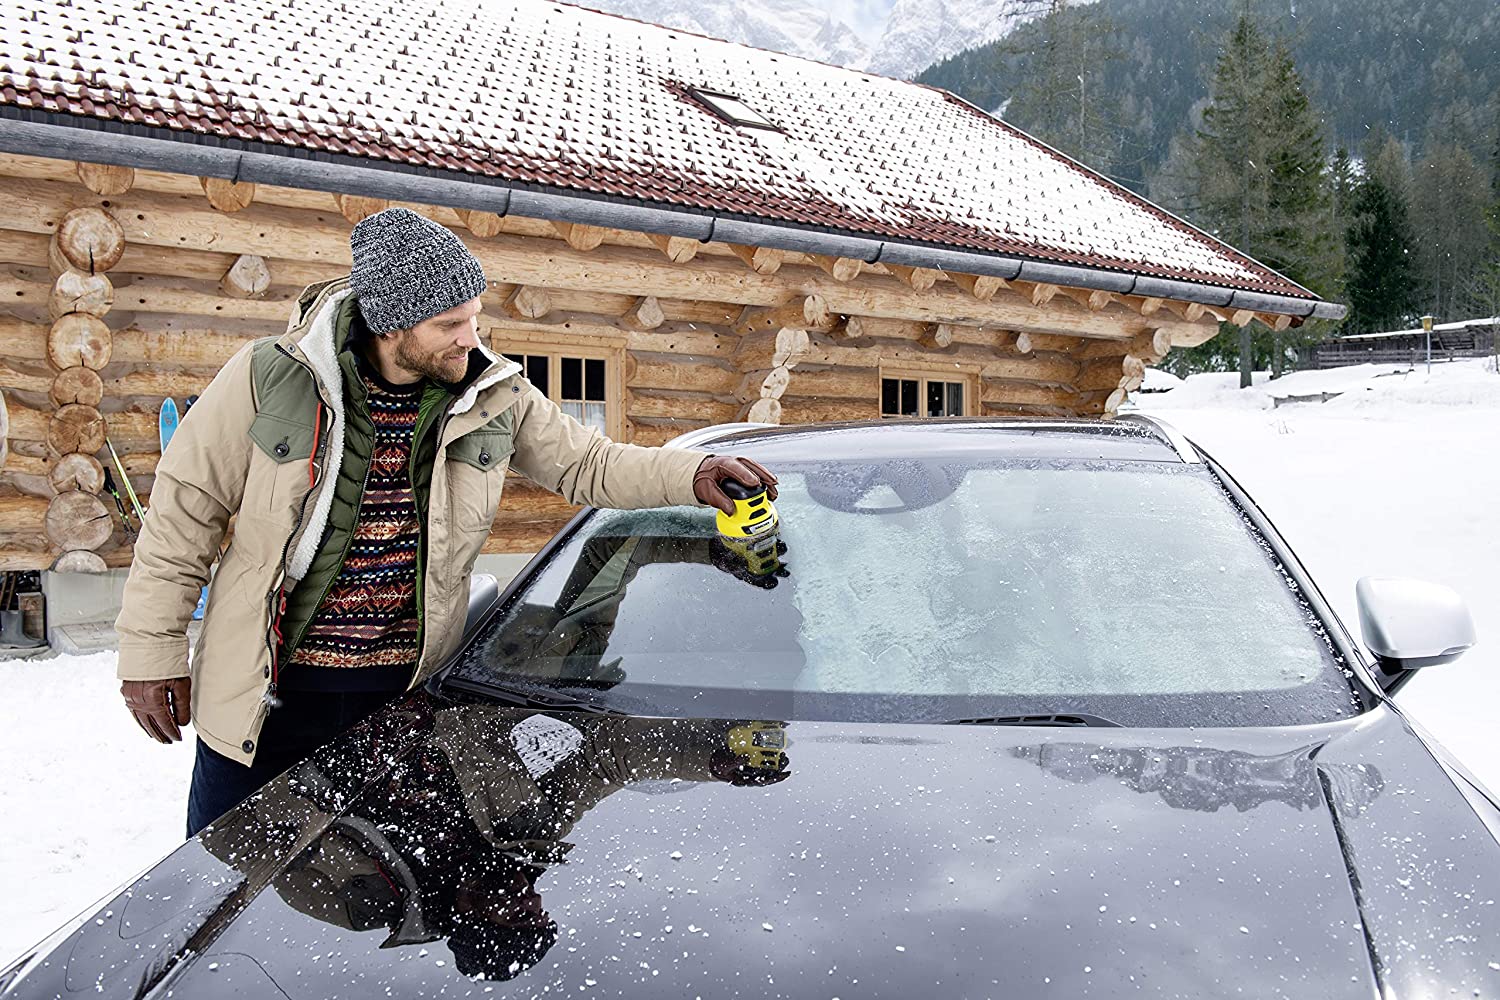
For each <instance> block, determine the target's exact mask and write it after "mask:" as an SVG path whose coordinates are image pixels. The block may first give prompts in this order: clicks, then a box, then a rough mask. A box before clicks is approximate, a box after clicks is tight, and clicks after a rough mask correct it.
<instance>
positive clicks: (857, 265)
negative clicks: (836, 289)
mask: <svg viewBox="0 0 1500 1000" xmlns="http://www.w3.org/2000/svg"><path fill="white" fill-rule="evenodd" d="M807 257H808V258H809V259H810V260H811V261H812V262H813V263H814V264H816V265H818V267H819V268H820V269H821V270H822V271H823V272H824V273H825V274H829V275H832V276H833V279H834V280H835V281H853V280H854V279H855V278H857V277H859V273H860V272H861V271H863V270H864V268H865V262H864V261H862V260H859V259H858V258H855V257H831V256H829V255H828V254H821V253H810V254H808V255H807Z"/></svg>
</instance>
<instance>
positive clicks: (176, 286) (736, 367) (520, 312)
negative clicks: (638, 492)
mask: <svg viewBox="0 0 1500 1000" xmlns="http://www.w3.org/2000/svg"><path fill="white" fill-rule="evenodd" d="M0 197H4V199H5V204H6V210H5V212H4V213H3V214H0V398H3V403H4V406H3V408H0V432H3V433H0V439H3V441H4V447H3V448H0V457H3V465H0V568H4V569H38V568H48V567H52V566H54V564H58V563H59V560H61V564H60V566H59V568H63V567H66V568H70V569H82V570H94V571H98V570H102V569H104V568H105V567H111V566H123V565H127V564H128V562H129V559H130V546H129V542H128V539H127V538H126V537H125V536H124V534H123V532H122V530H121V528H120V522H119V518H118V516H117V515H116V514H115V512H114V508H113V501H112V500H111V499H109V498H107V497H105V498H103V499H101V497H100V492H101V486H102V479H103V469H104V468H105V467H107V466H108V463H109V459H108V452H107V450H104V449H103V447H102V446H103V443H104V440H103V439H104V436H105V435H106V434H107V436H108V438H109V440H110V441H111V442H112V443H113V444H114V446H115V448H116V449H117V450H118V451H119V453H120V454H121V457H122V459H123V462H124V465H125V467H126V469H127V472H128V473H129V476H130V481H131V483H132V485H133V486H134V488H135V490H136V492H137V493H138V494H139V495H140V496H141V498H142V501H143V502H147V503H149V496H150V492H151V487H152V484H153V479H154V473H155V468H156V460H157V458H158V454H157V452H158V448H157V430H156V419H157V411H158V409H159V407H160V406H161V403H162V400H163V398H165V397H167V396H171V397H174V398H176V399H177V400H178V401H179V406H180V405H181V401H182V399H183V398H184V397H186V396H189V395H193V394H196V393H199V392H201V391H202V389H203V387H204V386H206V385H207V384H208V382H209V380H210V379H211V378H212V377H213V375H214V373H215V372H216V371H217V370H218V368H219V367H220V366H221V365H223V364H224V362H225V361H227V360H228V358H229V357H230V356H231V355H232V354H233V353H234V352H235V351H236V350H238V349H239V348H240V347H242V346H243V345H244V344H246V343H247V342H249V341H250V340H251V339H253V338H255V337H261V336H269V335H276V334H279V333H281V332H282V331H283V330H284V329H285V326H286V322H287V318H288V316H289V314H290V311H291V304H292V302H293V301H294V300H295V298H296V296H297V294H298V293H299V292H300V291H301V290H302V288H303V287H304V286H306V285H307V284H309V283H312V282H315V281H321V280H324V279H327V278H332V277H336V276H338V275H341V274H345V273H347V271H348V267H349V250H348V239H349V231H350V229H351V228H352V225H353V224H354V223H355V222H357V221H358V220H359V219H361V218H363V217H364V216H365V215H368V214H370V213H371V212H375V211H380V210H381V209H383V208H385V207H387V203H386V202H384V201H379V200H375V199H369V198H360V197H355V196H352V195H334V194H328V193H323V192H316V191H304V190H299V189H293V188H268V187H264V186H261V187H256V186H255V185H249V184H232V183H230V182H227V181H222V180H217V179H202V178H197V177H191V176H187V175H179V174H170V173H162V172H156V171H144V170H142V171H135V170H129V169H127V168H115V167H103V166H100V165H96V164H77V163H73V162H70V161H62V160H52V159H44V158H36V157H24V156H16V155H9V154H0ZM406 207H409V208H412V209H414V210H416V211H420V212H422V213H423V214H425V215H428V216H429V217H431V218H433V219H435V220H437V221H438V222H441V223H443V224H444V225H447V226H449V227H450V228H452V229H454V230H455V231H456V232H458V233H459V234H460V235H461V236H462V237H463V238H464V239H465V240H466V242H467V243H468V245H469V246H470V248H471V249H472V250H473V251H474V253H475V254H476V256H478V257H479V259H480V260H481V262H482V263H483V264H484V266H485V271H486V274H487V275H488V276H489V277H490V279H491V284H490V288H489V289H488V290H487V291H486V293H485V294H484V296H483V304H484V312H483V315H482V317H481V322H482V324H484V325H487V326H488V328H489V333H488V335H489V337H490V340H491V343H492V344H493V345H494V346H495V347H497V348H499V349H501V350H504V351H509V352H510V353H513V354H515V353H524V352H525V350H526V349H527V348H528V347H531V348H535V347H537V346H539V345H546V346H549V347H551V348H552V349H554V350H563V351H566V350H567V349H568V348H570V347H577V348H586V349H590V350H593V351H595V352H596V353H597V352H603V353H602V356H605V357H607V358H609V359H611V360H612V361H613V362H614V366H613V369H612V370H613V372H614V379H615V381H614V384H613V386H612V395H613V396H614V398H616V399H617V400H618V401H619V417H618V420H617V423H616V426H615V428H614V430H615V433H617V434H618V435H619V436H620V437H621V438H622V439H623V440H626V441H632V442H635V443H638V444H646V445H656V444H661V443H664V442H665V441H667V440H670V439H671V438H672V437H675V436H676V435H678V434H681V433H682V432H684V431H686V430H690V429H693V428H696V427H702V426H706V425H708V424H711V423H717V422H723V421H728V420H735V419H749V420H761V421H767V422H783V423H801V422H810V421H827V420H841V419H859V418H868V417H878V416H879V399H880V393H879V390H880V371H881V367H882V366H887V367H893V366H894V367H899V368H900V369H902V370H903V371H906V370H914V369H915V370H920V371H927V372H933V373H939V372H941V373H946V374H947V375H951V376H952V377H961V378H963V379H964V380H966V381H967V383H968V384H969V385H970V386H971V387H972V388H971V394H972V398H973V409H974V413H975V414H977V415H1000V414H1033V415H1066V416H1075V415H1109V414H1111V413H1112V412H1113V409H1114V408H1115V407H1116V406H1118V405H1119V402H1120V401H1121V400H1123V398H1124V394H1125V392H1127V391H1128V390H1129V389H1132V388H1134V387H1135V386H1138V385H1139V384H1140V378H1141V374H1142V372H1143V370H1144V365H1145V364H1147V363H1150V362H1152V361H1155V360H1157V359H1159V358H1160V357H1161V356H1162V355H1163V354H1165V352H1166V351H1167V350H1168V349H1170V347H1172V346H1174V345H1190V344H1196V343H1200V342H1202V341H1203V340H1206V339H1207V338H1208V337H1211V336H1213V334H1214V333H1215V332H1216V330H1217V322H1216V320H1217V319H1218V318H1227V317H1217V316H1215V315H1213V314H1212V313H1205V312H1204V311H1202V310H1201V309H1199V310H1197V311H1194V312H1191V313H1190V312H1189V310H1188V309H1187V308H1186V304H1174V303H1162V302H1160V301H1159V300H1121V299H1119V298H1118V297H1115V296H1110V295H1108V294H1103V295H1100V294H1091V293H1088V292H1087V291H1085V290H1079V289H1068V290H1059V289H1057V288H1055V287H1053V286H1034V285H1029V284H1026V283H1023V282H1010V283H1007V282H1004V281H1000V280H999V279H993V278H981V277H975V276H966V275H947V274H943V273H942V272H937V271H929V270H927V269H907V268H886V267H881V266H879V265H867V264H863V263H862V262H859V261H847V260H839V259H831V258H818V257H812V256H807V255H802V254H795V253H788V252H781V251H776V250H770V249H767V248H756V247H740V246H732V245H728V244H698V243H696V242H693V241H682V240H677V239H670V240H669V239H666V238H662V237H656V236H652V235H650V234H643V233H632V232H625V231H620V230H604V229H598V228H596V227H584V226H566V225H559V224H554V223H551V222H547V221H544V220H538V219H526V218H520V217H514V216H512V217H505V218H500V217H498V216H494V215H490V214H488V213H480V212H467V211H456V210H453V209H448V208H441V207H434V206H430V205H418V204H410V205H407V206H406ZM1059 291H1063V292H1066V293H1067V294H1059ZM1077 292H1083V294H1082V295H1078V294H1074V293H1077ZM571 513H572V511H571V510H570V508H569V507H568V506H567V505H566V504H564V503H563V502H562V500H561V499H560V498H557V497H555V496H553V495H551V494H548V493H545V492H544V491H542V490H541V489H539V488H537V487H536V486H534V485H532V484H530V483H528V482H526V481H524V480H521V479H519V478H518V477H513V478H512V482H511V483H510V484H509V485H508V486H507V491H506V499H505V503H504V505H503V507H502V509H501V511H500V513H499V515H498V517H497V519H496V523H495V530H494V533H493V535H492V537H491V540H490V543H489V544H488V545H487V546H486V551H491V552H526V551H533V550H535V549H536V548H538V547H539V546H540V545H541V544H542V543H543V542H545V540H546V539H547V538H548V537H550V536H551V534H553V533H554V532H555V531H556V529H557V528H558V527H560V526H561V524H562V523H563V522H564V521H565V519H566V518H567V517H568V516H570V514H571Z"/></svg>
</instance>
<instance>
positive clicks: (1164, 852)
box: [0, 415, 1500, 1000]
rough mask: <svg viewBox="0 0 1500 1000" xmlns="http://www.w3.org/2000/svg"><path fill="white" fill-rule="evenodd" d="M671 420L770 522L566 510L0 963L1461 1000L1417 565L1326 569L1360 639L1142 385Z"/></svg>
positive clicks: (726, 993) (1493, 845) (212, 992)
mask: <svg viewBox="0 0 1500 1000" xmlns="http://www.w3.org/2000/svg"><path fill="white" fill-rule="evenodd" d="M682 443H684V444H689V445H693V446H698V447H709V448H711V449H712V450H716V451H725V452H732V453H735V454H742V455H746V456H750V457H753V458H755V459H756V460H758V461H760V462H761V463H763V464H765V465H766V466H768V467H770V468H771V469H773V470H774V471H775V472H776V473H777V475H778V476H779V478H780V486H779V495H778V496H777V497H776V499H775V506H776V508H777V514H778V517H779V523H778V526H777V534H776V536H774V538H770V539H769V540H768V539H766V538H761V539H758V540H757V544H755V545H754V546H747V545H744V544H740V545H728V544H725V542H724V541H723V540H721V539H720V537H719V536H718V534H717V531H716V528H715V514H714V512H713V511H712V510H710V509H704V508H668V509H660V510H647V511H613V510H585V511H583V512H582V513H580V514H579V515H578V516H577V517H576V518H575V519H574V520H573V521H571V522H570V523H569V525H568V526H567V527H566V528H565V529H564V530H563V531H561V532H560V533H559V534H558V535H557V536H556V537H555V538H554V539H552V541H551V542H550V543H549V544H548V545H547V546H546V548H545V550H544V551H542V552H541V553H539V554H538V555H537V556H536V558H535V559H534V560H533V561H532V562H531V563H530V564H529V565H528V566H527V567H526V569H524V570H523V571H522V572H521V574H520V575H519V576H518V577H517V578H516V579H515V580H513V581H512V582H511V583H510V584H509V585H508V586H506V587H505V588H504V590H503V592H501V593H498V594H497V593H495V592H494V590H493V588H492V589H491V590H490V591H489V592H488V593H484V592H483V591H482V590H481V591H480V594H481V596H479V597H478V598H477V599H476V606H475V609H474V612H475V613H474V614H473V615H472V618H471V623H470V626H469V634H468V636H467V637H466V641H465V643H464V645H463V647H462V649H461V650H460V651H459V653H458V654H457V655H456V656H455V657H454V659H453V660H452V661H451V662H450V663H449V664H447V665H445V667H444V668H443V670H442V671H440V673H439V674H438V675H437V676H436V677H435V678H434V680H433V681H432V682H431V683H430V684H428V685H426V686H425V687H424V688H423V689H421V690H417V691H414V692H411V693H409V694H408V695H406V696H404V697H402V698H400V699H399V700H397V701H395V702H393V703H392V704H391V705H390V706H388V707H387V708H386V709H384V710H382V711H380V712H377V713H376V714H374V715H372V716H371V717H369V718H368V719H367V720H366V721H365V722H363V723H361V724H359V725H358V726H356V727H354V728H353V729H351V730H350V731H348V732H347V733H345V734H344V735H343V736H341V737H340V738H338V739H337V740H335V741H334V742H332V743H330V744H329V745H327V746H325V747H323V748H322V749H321V750H319V751H318V752H317V753H315V754H314V755H312V756H311V757H310V758H309V759H307V760H306V761H304V762H302V763H301V764H299V765H298V766H296V767H294V768H292V769H291V770H290V771H288V772H287V773H286V774H284V775H282V776H281V777H279V778H278V779H276V780H275V781H273V782H271V783H270V784H268V785H267V786H265V787H264V788H263V789H262V790H261V791H260V792H259V793H257V794H256V795H255V796H253V797H252V798H251V799H250V800H248V801H247V802H245V803H244V804H242V805H241V806H239V807H237V808H236V809H235V810H233V811H231V812H230V813H228V814H227V815H225V816H223V817H221V818H220V819H219V820H218V821H217V822H215V823H214V824H213V825H212V826H210V827H209V828H208V829H207V830H205V831H204V832H203V833H202V834H201V835H200V836H198V837H197V838H195V839H193V840H191V841H189V842H188V843H185V844H184V845H183V846H182V847H181V848H180V849H178V850H177V851H176V852H174V853H173V854H171V855H170V856H168V857H167V858H166V859H165V860H163V861H162V862H161V863H160V864H158V865H156V866H155V867H154V868H152V869H151V870H150V871H149V872H148V873H147V874H145V875H143V876H142V877H140V878H139V879H137V880H135V881H133V882H131V883H130V884H129V885H128V886H126V887H125V888H124V889H123V890H121V891H120V892H118V893H117V894H115V895H113V897H112V898H110V899H108V901H106V902H104V903H103V904H102V905H100V906H99V907H98V908H97V909H94V910H91V911H90V912H88V913H87V914H85V915H84V916H83V917H81V918H80V920H79V921H77V922H76V923H75V924H73V925H70V926H68V927H64V928H62V929H61V930H60V931H58V932H57V933H56V934H55V935H53V936H52V937H51V938H49V939H48V940H47V941H45V942H43V943H42V944H41V945H39V946H38V947H36V948H35V949H33V950H31V951H30V952H28V953H27V954H26V955H24V956H23V957H22V958H21V959H20V960H19V961H17V962H16V963H14V964H13V965H11V966H10V967H9V968H8V969H7V970H6V971H5V972H4V973H3V975H0V984H3V985H0V995H3V996H4V997H7V998H23V997H24V998H40V997H71V996H73V995H75V994H79V995H82V994H85V993H86V994H88V995H90V996H104V997H142V996H150V997H168V996H171V997H266V998H278V1000H279V998H283V997H287V998H318V1000H326V998H333V997H360V998H364V997H439V996H441V997H489V996H495V997H500V996H507V997H550V996H564V995H567V996H572V995H582V996H590V995H601V996H610V997H631V998H635V997H652V998H657V997H731V996H739V997H798V998H800V997H899V998H910V997H912V996H932V997H1042V996H1057V997H1068V998H1073V997H1083V996H1100V997H1127V996H1128V997H1137V996H1151V997H1229V996H1245V997H1272V996H1286V997H1319V998H1330V997H1339V998H1342V997H1349V998H1354V997H1359V998H1369V997H1374V996H1379V997H1426V996H1438V995H1442V996H1449V995H1462V996H1492V995H1494V994H1496V993H1497V992H1500V905H1497V902H1496V901H1497V899H1500V843H1497V838H1500V807H1497V805H1496V801H1495V799H1494V797H1493V796H1492V795H1491V794H1489V793H1488V792H1487V791H1486V790H1485V789H1484V788H1483V787H1482V786H1481V785H1480V783H1479V782H1478V781H1477V780H1476V779H1475V778H1474V777H1473V776H1471V775H1470V774H1469V773H1468V772H1467V771H1466V770H1465V769H1464V768H1463V767H1462V766H1461V765H1460V764H1458V762H1456V761H1455V760H1453V759H1452V758H1451V757H1450V756H1449V755H1448V754H1447V753H1445V752H1444V751H1443V750H1442V748H1441V747H1439V746H1438V745H1437V744H1436V743H1435V742H1434V741H1433V740H1432V739H1431V738H1430V737H1428V736H1427V735H1425V734H1424V733H1423V732H1422V731H1421V730H1420V729H1418V727H1417V726H1416V725H1415V724H1413V723H1412V722H1411V721H1410V720H1408V719H1407V718H1406V717H1405V715H1404V714H1403V713H1402V711H1401V709H1400V708H1399V707H1398V706H1397V705H1396V704H1395V703H1394V702H1393V700H1392V698H1391V695H1392V693H1393V692H1395V691H1396V690H1397V689H1398V688H1399V687H1400V686H1401V685H1402V684H1404V683H1405V682H1406V681H1407V680H1408V679H1409V678H1410V677H1411V676H1412V675H1413V674H1414V673H1415V672H1416V671H1417V670H1425V669H1429V668H1430V667H1433V666H1435V665H1437V664H1439V663H1443V662H1446V661H1449V660H1451V659H1453V658H1454V657H1456V656H1457V655H1459V654H1460V653H1462V652H1463V650H1464V649H1466V648H1468V647H1469V646H1471V645H1472V644H1473V643H1474V641H1475V639H1474V634H1473V624H1472V621H1471V619H1470V617H1469V614H1468V611H1467V610H1466V608H1465V607H1464V605H1463V602H1462V601H1461V600H1460V599H1459V598H1458V597H1457V596H1456V595H1454V594H1453V593H1452V592H1451V591H1447V590H1445V589H1443V588H1440V587H1435V586H1432V585H1425V584H1420V583H1414V582H1411V581H1401V580H1389V579H1379V578H1370V579H1365V580H1362V581H1361V582H1360V585H1359V588H1358V590H1359V593H1358V597H1359V608H1360V618H1361V626H1362V628H1363V634H1364V638H1365V642H1366V645H1367V647H1368V652H1366V651H1365V650H1362V649H1361V648H1360V647H1359V646H1358V645H1357V644H1356V643H1355V641H1354V640H1353V638H1352V637H1351V635H1350V633H1349V631H1348V630H1347V629H1346V628H1345V626H1344V624H1343V623H1342V622H1340V620H1339V619H1338V618H1337V617H1336V616H1335V614H1334V613H1333V612H1332V610H1331V609H1330V608H1329V606H1328V603H1327V602H1326V601H1325V600H1324V598H1323V596H1322V595H1321V594H1320V593H1319V591H1318V589H1317V587H1316V586H1315V585H1314V584H1313V582H1312V580H1311V579H1310V578H1309V576H1308V574H1307V573H1306V571H1305V570H1304V569H1303V567H1302V566H1301V565H1300V564H1299V563H1298V562H1297V559H1296V557H1295V556H1294V555H1293V553H1292V552H1291V550H1290V549H1289V548H1288V546H1287V544H1286V542H1285V541H1284V540H1283V539H1282V538H1281V537H1280V536H1279V535H1278V534H1277V532H1276V531H1275V529H1274V528H1273V527H1272V525H1271V524H1270V522H1269V521H1268V520H1267V519H1266V517H1265V515H1264V514H1263V513H1262V512H1261V511H1260V510H1259V509H1258V508H1257V507H1256V506H1255V504H1254V503H1252V502H1251V500H1250V499H1249V497H1248V496H1247V495H1246V494H1245V492H1244V490H1243V489H1241V488H1240V486H1239V485H1238V484H1236V483H1235V481H1234V480H1233V479H1232V478H1231V477H1230V476H1229V474H1228V473H1227V472H1225V470H1224V469H1223V468H1222V467H1220V466H1219V464H1218V463H1216V462H1215V461H1214V460H1213V459H1212V458H1211V457H1210V456H1208V455H1207V454H1205V453H1203V452H1202V450H1201V449H1199V448H1197V447H1195V446H1194V445H1193V444H1192V442H1190V441H1189V440H1187V439H1186V438H1184V437H1183V436H1182V435H1181V434H1179V433H1177V432H1176V431H1174V430H1173V429H1171V428H1170V427H1168V426H1167V425H1165V424H1163V423H1161V422H1159V421H1157V420H1154V419H1152V418H1150V417H1146V416H1140V415H1130V416H1122V417H1121V418H1120V419H1118V420H1114V421H1068V420H1036V419H1031V420H1027V419H1011V420H999V419H968V420H934V421H920V422H918V421H893V422H868V423H851V424H838V425H825V426H807V427H803V426H793V427H758V426H746V425H728V426H721V427H715V428H710V429H706V430H703V431H697V432H693V433H692V434H690V435H689V436H688V437H687V438H686V439H685V440H684V441H683V442H682ZM1345 499H1346V500H1347V499H1348V498H1345Z"/></svg>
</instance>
